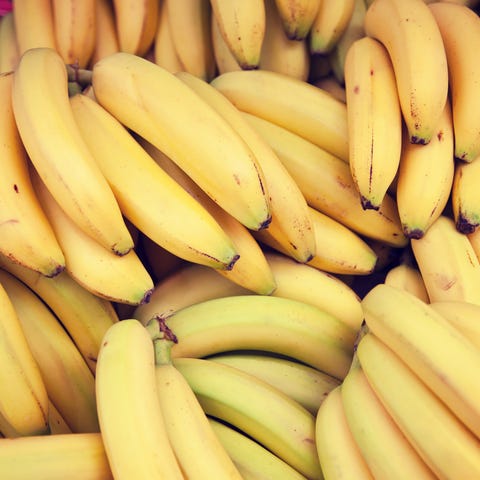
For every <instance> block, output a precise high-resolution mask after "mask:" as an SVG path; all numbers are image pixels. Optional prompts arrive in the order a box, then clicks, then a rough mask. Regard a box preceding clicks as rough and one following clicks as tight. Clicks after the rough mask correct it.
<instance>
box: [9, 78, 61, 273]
mask: <svg viewBox="0 0 480 480" xmlns="http://www.w3.org/2000/svg"><path fill="white" fill-rule="evenodd" d="M12 85H13V73H4V74H2V75H0V101H1V103H2V105H3V113H2V115H1V117H0V156H1V158H2V171H3V173H2V176H1V178H0V189H1V190H2V199H1V202H0V219H1V220H0V225H1V228H0V235H1V237H2V242H1V243H0V252H1V254H2V255H4V256H6V257H8V258H10V259H11V260H12V261H14V262H16V263H18V264H21V265H24V266H25V267H26V268H30V269H32V270H35V271H37V272H39V273H41V274H42V275H45V276H48V277H54V276H55V275H58V274H59V273H60V272H61V271H62V270H63V269H64V268H65V258H64V255H63V252H62V250H61V248H60V245H59V243H58V241H57V239H56V237H55V233H54V231H53V229H52V226H51V225H50V223H49V221H48V219H47V217H46V215H45V213H44V212H43V210H42V208H41V206H40V203H39V201H38V198H37V196H36V194H35V191H34V189H33V186H32V183H31V181H30V177H29V172H28V163H29V160H28V157H27V153H26V152H25V148H24V146H23V144H22V140H21V138H20V135H19V132H18V129H17V126H16V122H15V118H14V115H13V109H12V101H11V98H12Z"/></svg>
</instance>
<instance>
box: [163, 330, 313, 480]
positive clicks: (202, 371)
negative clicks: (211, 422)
mask: <svg viewBox="0 0 480 480" xmlns="http://www.w3.org/2000/svg"><path fill="white" fill-rule="evenodd" d="M171 330H172V332H173V333H174V334H175V335H176V333H175V329H174V328H171ZM181 341H182V340H181V338H180V337H179V340H178V344H175V345H179V344H180V343H181ZM172 353H173V349H172ZM173 365H174V366H175V367H176V368H177V369H178V370H179V371H180V372H181V374H182V375H183V376H184V377H185V378H186V380H187V382H188V384H189V385H190V387H191V388H192V390H193V391H194V392H195V395H196V396H197V398H198V401H199V402H200V405H201V406H202V408H203V409H204V411H205V413H206V414H207V415H210V416H214V417H216V418H218V419H220V420H223V421H225V422H228V423H230V424H232V425H233V426H235V427H236V428H238V429H240V430H242V431H243V432H245V433H246V434H247V435H249V436H251V437H252V438H254V439H255V440H256V441H257V442H259V443H260V444H261V445H263V446H264V447H266V448H268V449H269V450H270V451H271V452H272V453H274V454H275V455H277V456H278V457H280V458H281V459H282V460H283V461H285V462H286V463H288V464H289V465H290V466H291V467H293V468H295V469H296V470H298V471H299V472H300V473H301V474H302V475H305V476H306V477H308V478H319V476H321V470H320V465H319V463H318V456H317V452H316V448H315V440H314V437H315V417H314V416H313V415H312V414H311V413H310V412H308V410H306V409H305V408H304V407H302V406H301V405H300V404H299V403H298V402H296V401H294V400H292V399H291V398H290V397H288V396H287V395H285V394H284V393H281V392H280V391H279V390H277V389H276V388H274V387H272V386H270V385H269V384H268V383H266V382H264V381H262V380H259V379H258V378H256V377H254V376H253V375H250V374H248V373H245V372H242V371H241V370H238V369H237V368H234V367H229V366H228V365H222V364H220V363H216V362H211V361H210V360H205V359H200V358H174V360H173Z"/></svg>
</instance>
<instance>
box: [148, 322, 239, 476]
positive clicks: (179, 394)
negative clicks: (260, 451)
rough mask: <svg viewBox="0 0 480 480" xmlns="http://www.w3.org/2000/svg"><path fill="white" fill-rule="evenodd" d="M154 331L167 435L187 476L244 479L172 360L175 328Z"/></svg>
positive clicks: (156, 363) (157, 372)
mask: <svg viewBox="0 0 480 480" xmlns="http://www.w3.org/2000/svg"><path fill="white" fill-rule="evenodd" d="M164 326H165V325H161V326H160V331H159V330H157V331H156V332H151V335H152V338H153V342H154V348H155V381H156V387H157V395H158V401H159V406H160V411H161V413H162V415H163V418H164V421H165V428H166V430H167V434H168V439H169V442H170V444H171V446H172V449H173V452H174V454H175V457H176V458H177V460H178V463H179V465H180V468H181V470H182V472H183V474H184V476H185V477H186V478H197V479H199V480H201V479H211V478H215V479H222V480H242V476H241V475H240V473H239V471H238V470H237V467H236V466H235V464H234V463H233V461H232V459H231V458H230V456H229V455H228V453H227V451H226V450H225V448H224V447H223V445H222V443H221V442H220V441H219V439H218V437H217V436H216V434H215V432H214V430H213V429H212V427H211V425H210V423H209V421H208V418H207V415H206V414H205V412H204V410H203V408H202V406H201V404H200V402H199V400H198V399H197V397H196V396H195V393H194V391H193V390H192V388H191V387H190V385H189V383H188V381H187V379H186V378H185V376H184V375H183V374H182V373H181V372H180V370H178V369H177V368H176V366H175V365H173V363H172V358H171V354H170V349H171V345H172V343H173V339H174V338H175V337H174V336H172V335H171V333H172V332H163V331H162V328H161V327H164Z"/></svg>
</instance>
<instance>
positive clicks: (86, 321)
mask: <svg viewBox="0 0 480 480" xmlns="http://www.w3.org/2000/svg"><path fill="white" fill-rule="evenodd" d="M0 266H1V268H3V269H4V270H6V271H7V272H9V273H11V274H12V275H14V276H15V277H16V278H18V279H19V280H21V281H22V282H23V283H24V284H25V285H27V286H28V287H29V288H30V289H32V290H33V291H34V292H35V293H36V294H37V295H38V296H39V297H40V298H41V299H42V300H43V301H44V302H45V303H46V304H47V305H48V306H49V307H50V308H51V310H52V311H53V312H54V314H55V315H56V316H57V318H58V319H59V320H60V322H61V324H62V325H63V327H64V328H65V329H66V331H67V332H68V334H69V335H70V337H71V338H72V339H73V341H74V342H75V345H76V346H77V348H78V350H79V351H80V353H81V354H82V356H83V358H84V360H85V362H86V363H87V364H88V366H89V367H90V370H91V371H92V373H93V374H95V368H96V365H97V355H98V351H99V350H100V345H101V342H102V338H103V335H104V334H105V332H106V330H107V329H108V327H109V326H110V325H111V324H112V323H115V322H117V321H118V315H117V313H116V312H115V309H114V307H113V305H112V303H111V302H109V301H108V300H105V299H103V298H100V297H98V296H97V295H94V294H93V293H91V292H89V291H88V290H86V289H85V288H83V287H82V286H81V285H80V284H79V283H77V282H76V281H75V280H74V279H73V278H72V277H71V276H70V275H69V274H68V273H67V272H62V273H61V274H59V275H57V276H56V277H54V278H47V277H45V276H43V275H41V274H39V273H37V272H33V271H32V270H30V269H28V268H25V267H22V266H21V265H17V264H15V263H14V262H12V261H10V260H9V259H8V258H4V257H0Z"/></svg>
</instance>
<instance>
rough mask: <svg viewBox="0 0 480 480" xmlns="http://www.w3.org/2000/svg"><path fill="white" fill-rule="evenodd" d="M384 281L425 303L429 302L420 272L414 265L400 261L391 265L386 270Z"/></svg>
mask: <svg viewBox="0 0 480 480" xmlns="http://www.w3.org/2000/svg"><path fill="white" fill-rule="evenodd" d="M384 283H385V284H387V285H390V286H392V287H395V288H401V289H402V290H406V291H407V292H409V293H411V294H412V295H415V296H416V297H418V298H419V299H420V300H422V301H423V302H425V303H429V302H430V299H429V298H428V292H427V289H426V287H425V282H424V281H423V278H422V274H421V273H420V270H419V269H418V268H417V267H416V266H415V265H412V264H409V263H405V262H402V263H399V264H398V265H395V266H393V267H392V268H390V269H389V270H388V271H387V273H386V275H385V279H384Z"/></svg>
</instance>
